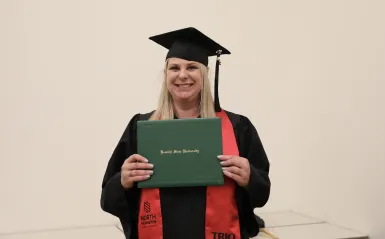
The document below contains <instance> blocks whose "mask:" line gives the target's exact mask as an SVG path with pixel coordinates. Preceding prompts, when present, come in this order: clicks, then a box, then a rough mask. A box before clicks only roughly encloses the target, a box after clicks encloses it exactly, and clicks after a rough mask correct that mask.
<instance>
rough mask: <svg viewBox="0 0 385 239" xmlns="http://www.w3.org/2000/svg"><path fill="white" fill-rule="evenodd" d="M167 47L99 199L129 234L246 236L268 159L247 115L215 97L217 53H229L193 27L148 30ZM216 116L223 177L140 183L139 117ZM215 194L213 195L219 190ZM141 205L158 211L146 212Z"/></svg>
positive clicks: (201, 238)
mask: <svg viewBox="0 0 385 239" xmlns="http://www.w3.org/2000/svg"><path fill="white" fill-rule="evenodd" d="M150 39H151V40H153V41H154V42H156V43H158V44H160V45H162V46H163V47H166V48H167V49H168V53H167V56H166V63H165V69H164V82H163V85H162V89H161V92H160V98H159V103H158V106H157V108H156V109H155V110H154V111H152V112H149V113H145V114H136V115H134V116H133V117H132V119H131V120H130V122H129V123H128V126H127V128H126V129H125V131H124V133H123V135H122V137H121V138H120V140H119V142H118V145H117V146H116V149H115V151H114V153H113V155H112V156H111V158H110V160H109V163H108V166H107V169H106V172H105V176H104V179H103V183H102V195H101V207H102V209H103V210H104V211H106V212H108V213H110V214H112V215H114V216H116V217H118V218H119V219H120V221H121V223H122V227H123V229H124V233H125V236H126V238H127V239H150V238H151V239H221V238H223V239H246V238H251V237H254V236H256V235H257V234H258V232H259V226H258V223H257V221H256V218H255V215H254V213H253V209H254V208H256V207H263V206H264V205H265V204H266V203H267V201H268V199H269V195H270V179H269V161H268V158H267V156H266V153H265V151H264V148H263V145H262V143H261V140H260V138H259V136H258V133H257V130H256V129H255V127H254V126H253V124H252V123H251V122H250V120H249V119H248V118H247V117H245V116H243V115H239V114H236V113H232V112H229V111H225V110H223V109H222V108H221V107H220V104H219V99H218V67H219V55H221V54H230V52H229V51H228V50H227V49H225V48H224V47H222V46H220V45H219V44H217V43H216V42H214V41H213V40H211V39H210V38H208V37H207V36H206V35H204V34H203V33H201V32H200V31H198V30H197V29H195V28H185V29H180V30H175V31H172V32H168V33H164V34H160V35H156V36H153V37H151V38H150ZM215 55H216V56H217V57H218V58H217V65H216V77H215V99H213V96H212V94H211V89H210V83H209V79H208V67H207V65H208V57H209V56H215ZM197 117H201V118H209V117H220V118H221V120H222V133H224V132H226V133H225V134H224V140H223V142H224V143H223V150H224V155H222V156H219V159H220V161H221V164H222V167H223V174H224V175H225V179H226V180H225V185H223V186H221V187H219V188H218V187H216V188H215V189H213V188H212V187H210V186H207V187H186V188H159V189H156V190H155V191H154V190H151V191H150V190H146V189H139V188H138V187H137V182H139V181H142V180H147V179H148V178H150V177H151V175H152V174H153V171H155V170H156V169H155V168H153V165H151V160H150V159H146V158H144V157H143V156H141V155H138V154H137V149H136V122H137V121H138V120H159V119H182V118H197ZM218 195H219V196H218ZM146 205H151V211H155V212H158V213H159V215H161V217H159V218H152V220H151V222H152V224H151V226H149V225H146V224H142V223H140V222H141V220H144V219H148V215H146V211H145V210H144V209H143V208H145V207H146Z"/></svg>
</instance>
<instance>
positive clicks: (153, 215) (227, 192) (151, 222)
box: [138, 110, 241, 239]
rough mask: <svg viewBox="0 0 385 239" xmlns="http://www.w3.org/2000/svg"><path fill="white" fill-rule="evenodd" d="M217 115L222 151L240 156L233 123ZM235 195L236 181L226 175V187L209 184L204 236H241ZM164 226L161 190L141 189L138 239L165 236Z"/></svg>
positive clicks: (216, 238)
mask: <svg viewBox="0 0 385 239" xmlns="http://www.w3.org/2000/svg"><path fill="white" fill-rule="evenodd" d="M217 116H218V117H220V118H221V120H222V144H223V154H224V155H235V156H238V155H239V152H238V147H237V142H236V140H235V135H234V131H233V126H232V124H231V122H230V120H229V118H228V116H227V114H226V113H225V112H224V111H223V110H222V111H221V112H218V113H217ZM234 195H235V182H234V181H233V180H231V179H229V178H227V177H225V184H224V185H223V186H209V187H207V192H206V200H207V201H206V220H205V221H206V225H205V231H206V238H205V239H240V238H241V236H240V228H239V217H238V210H237V204H236V201H235V196H234ZM162 225H163V224H162V213H161V208H160V194H159V189H157V188H151V189H147V188H146V189H142V192H141V200H140V209H139V221H138V234H139V239H163V230H162ZM181 239H183V238H181Z"/></svg>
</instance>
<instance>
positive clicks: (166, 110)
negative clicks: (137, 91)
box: [149, 61, 216, 120]
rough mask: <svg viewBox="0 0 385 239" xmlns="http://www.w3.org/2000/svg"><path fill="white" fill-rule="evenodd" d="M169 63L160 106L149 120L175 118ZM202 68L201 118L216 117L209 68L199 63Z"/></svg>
mask: <svg viewBox="0 0 385 239" xmlns="http://www.w3.org/2000/svg"><path fill="white" fill-rule="evenodd" d="M167 65H168V61H166V63H165V68H164V71H163V72H164V74H163V84H162V88H161V90H160V95H159V99H158V107H157V109H156V110H155V112H154V113H153V114H152V116H151V117H150V119H149V120H159V119H165V120H167V119H174V109H173V99H172V96H171V94H170V92H169V91H168V89H167V80H166V77H167V70H166V69H167ZM199 65H200V70H201V72H202V80H203V81H202V89H201V92H200V98H201V99H200V104H199V108H200V109H199V111H200V117H201V118H214V117H216V114H215V109H214V100H213V96H212V94H211V85H210V81H209V77H208V68H207V67H206V66H205V65H203V64H201V63H199Z"/></svg>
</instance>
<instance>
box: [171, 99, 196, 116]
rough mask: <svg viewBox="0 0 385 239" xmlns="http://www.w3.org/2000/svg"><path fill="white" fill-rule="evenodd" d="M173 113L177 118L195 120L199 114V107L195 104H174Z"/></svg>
mask: <svg viewBox="0 0 385 239" xmlns="http://www.w3.org/2000/svg"><path fill="white" fill-rule="evenodd" d="M174 112H175V115H176V116H177V117H178V118H179V119H182V118H197V117H198V116H199V114H200V111H199V107H198V105H197V104H196V103H195V102H189V103H183V104H182V103H180V102H174Z"/></svg>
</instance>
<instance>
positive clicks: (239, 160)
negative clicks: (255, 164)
mask: <svg viewBox="0 0 385 239" xmlns="http://www.w3.org/2000/svg"><path fill="white" fill-rule="evenodd" d="M218 158H219V159H220V160H221V165H222V169H223V173H224V174H225V175H226V176H227V177H229V178H232V179H234V180H235V181H236V182H237V183H238V185H239V186H241V187H246V186H247V185H248V184H249V179H250V164H249V160H247V159H246V158H243V157H239V156H233V155H220V156H218Z"/></svg>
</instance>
